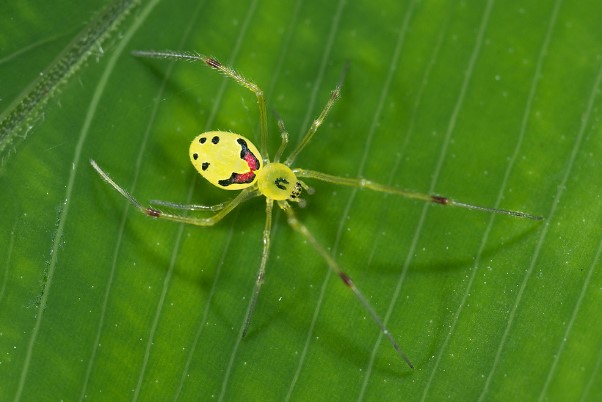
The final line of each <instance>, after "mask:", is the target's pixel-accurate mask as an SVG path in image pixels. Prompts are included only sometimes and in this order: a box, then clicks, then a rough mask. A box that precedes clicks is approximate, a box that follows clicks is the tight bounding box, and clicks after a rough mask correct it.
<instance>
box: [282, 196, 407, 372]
mask: <svg viewBox="0 0 602 402" xmlns="http://www.w3.org/2000/svg"><path fill="white" fill-rule="evenodd" d="M278 205H279V206H280V208H282V209H283V210H284V211H285V212H286V215H287V218H288V224H289V225H290V226H291V227H292V228H293V229H294V230H295V231H296V232H297V233H300V234H301V235H302V236H303V237H305V239H306V240H307V242H308V243H309V244H311V245H312V247H313V248H314V249H315V250H316V251H317V252H318V254H320V256H322V258H323V259H324V261H326V264H327V265H328V268H329V269H330V270H331V271H332V272H333V273H334V274H336V275H337V276H338V277H339V278H340V279H341V280H342V281H343V283H344V284H345V286H347V288H348V289H350V290H351V291H352V292H353V294H354V295H355V297H356V298H357V299H358V300H359V302H360V303H361V304H362V306H363V307H364V309H365V310H366V311H367V312H368V314H370V317H372V320H374V322H375V323H376V325H378V327H379V328H380V330H381V332H382V333H383V335H385V336H386V337H387V339H388V340H389V342H390V343H391V345H392V346H393V348H394V349H395V351H396V352H397V353H398V354H399V356H401V358H402V359H403V360H404V361H405V362H406V363H407V365H408V366H410V368H414V365H413V364H412V362H410V359H409V358H408V356H407V355H406V354H405V353H404V352H403V350H401V347H399V344H398V343H397V342H396V341H395V339H394V338H393V336H392V335H391V332H390V331H389V329H388V328H387V326H386V325H385V323H384V322H383V320H382V319H381V318H380V316H379V315H378V314H377V313H376V310H374V307H372V305H371V304H370V302H369V301H368V299H367V298H366V296H364V294H363V293H362V292H361V291H360V290H359V289H358V287H357V286H355V283H354V282H353V281H352V280H351V277H350V276H349V275H347V274H346V273H345V272H343V270H342V269H341V267H340V266H339V264H338V263H337V262H336V261H335V260H334V258H332V256H331V255H330V253H329V252H328V251H326V249H325V248H324V247H323V246H322V245H321V244H320V243H319V242H318V241H317V240H316V238H315V237H314V236H313V235H312V234H311V232H310V231H309V229H307V227H306V226H305V225H303V224H302V223H301V222H299V220H297V216H296V215H295V212H294V211H293V208H291V206H290V205H289V204H288V203H287V202H286V201H278Z"/></svg>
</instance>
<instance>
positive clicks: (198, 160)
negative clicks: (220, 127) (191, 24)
mask: <svg viewBox="0 0 602 402" xmlns="http://www.w3.org/2000/svg"><path fill="white" fill-rule="evenodd" d="M133 55H135V56H139V57H150V58H159V59H175V60H184V61H192V62H202V63H204V64H206V65H207V66H209V67H211V68H212V69H214V70H217V71H219V72H221V73H223V74H224V75H225V76H226V77H228V78H230V79H232V80H234V81H235V82H236V83H237V84H239V85H241V86H243V87H245V88H247V89H248V90H250V91H251V92H253V93H254V94H255V96H256V98H257V104H258V108H259V127H260V128H259V130H260V136H261V142H260V149H261V152H260V151H259V150H258V149H257V148H256V147H255V145H253V143H252V142H251V141H250V140H249V139H247V138H245V137H243V136H242V135H240V134H235V133H231V132H225V131H209V132H205V133H202V134H200V135H198V136H196V137H195V138H194V139H193V140H192V143H191V144H190V148H189V155H190V161H191V162H192V165H193V166H194V167H195V169H196V170H197V171H198V172H199V173H200V174H201V175H202V176H203V177H204V178H205V179H207V180H208V181H209V182H210V183H211V184H213V185H214V186H217V187H219V188H221V189H224V190H241V191H240V192H239V193H238V195H237V196H236V197H234V198H233V199H232V200H230V201H226V202H222V203H219V204H216V205H185V204H178V203H173V202H167V201H151V205H153V204H154V205H162V206H164V207H167V208H169V209H172V210H173V209H180V210H189V211H205V212H211V213H212V215H210V216H208V217H193V216H185V215H180V214H177V213H168V212H163V211H160V210H159V209H157V208H154V207H152V206H151V207H146V206H144V205H143V204H141V203H140V202H138V200H136V199H135V198H134V197H133V196H132V195H131V194H130V193H129V192H128V191H127V190H125V189H124V188H123V187H121V186H120V185H118V184H117V183H116V182H115V181H113V179H111V177H110V176H109V175H108V174H107V173H106V172H105V171H104V170H102V169H101V168H100V166H99V165H98V164H97V163H96V162H95V161H94V160H91V161H90V163H91V164H92V167H93V168H94V169H95V170H96V171H97V172H98V174H100V176H101V177H102V178H103V179H104V180H105V181H106V182H108V183H109V184H110V185H111V186H112V187H113V188H114V189H115V190H117V191H118V192H119V193H120V194H121V195H122V196H123V197H125V198H126V199H127V201H129V203H130V204H131V205H132V206H133V207H135V208H136V209H137V210H138V211H140V212H142V213H143V214H145V215H148V216H150V217H153V218H157V219H166V220H170V221H175V222H181V223H186V224H191V225H197V226H213V225H215V224H216V223H218V222H219V221H221V220H222V219H223V218H224V217H225V216H226V215H228V214H229V213H230V212H231V211H232V210H233V209H234V208H236V207H238V206H239V205H240V204H241V203H243V202H245V201H247V200H249V199H251V198H253V197H257V196H261V195H263V196H264V197H265V201H266V204H265V212H266V219H265V226H264V230H263V251H262V253H261V262H260V264H259V270H258V272H257V276H256V280H255V287H254V290H253V295H252V298H251V301H250V304H249V308H248V309H247V313H246V317H245V320H244V323H243V328H242V336H243V337H244V336H245V335H246V333H247V330H248V329H249V324H250V323H251V317H252V315H253V312H254V310H255V305H256V302H257V298H258V296H259V292H260V290H261V286H262V285H263V283H264V279H265V272H266V265H267V261H268V256H269V253H270V242H271V233H272V211H273V208H274V203H276V204H277V205H278V207H280V208H281V209H282V210H283V211H284V212H285V214H286V217H287V221H288V224H289V225H290V226H291V227H292V228H293V229H294V230H295V231H296V232H298V233H299V234H300V235H301V236H303V237H304V238H305V239H306V240H307V242H308V243H309V244H310V245H311V246H312V247H313V248H314V249H315V250H316V251H317V253H318V254H320V256H321V257H322V258H323V259H324V261H325V262H326V265H327V266H328V268H329V269H330V270H332V272H333V273H334V274H336V275H337V276H338V277H339V278H340V279H341V280H342V282H343V283H344V284H345V285H346V286H347V288H349V289H350V290H351V291H352V292H353V294H354V295H355V297H356V298H357V299H358V300H359V302H360V303H361V304H362V306H363V307H364V309H365V310H366V311H367V312H368V314H369V315H370V316H371V317H372V319H373V320H374V322H375V323H376V325H377V326H378V327H379V328H380V331H381V332H382V334H383V335H385V337H386V338H387V339H388V340H389V342H390V343H391V345H392V346H393V348H394V349H395V351H396V352H397V354H398V355H399V356H400V357H401V358H402V359H403V360H404V361H405V362H406V363H407V365H408V366H409V367H410V368H414V366H413V365H412V363H411V361H410V359H409V358H408V357H407V355H406V354H405V353H404V351H403V350H402V349H401V347H400V346H399V344H398V343H397V341H396V340H395V339H394V338H393V336H392V335H391V332H390V331H389V329H388V328H387V326H386V325H385V323H384V322H383V320H382V319H381V318H380V316H379V315H378V314H377V313H376V310H375V309H374V308H373V307H372V305H371V304H370V302H369V301H368V299H367V298H366V296H364V294H363V293H362V292H361V291H360V289H359V288H358V287H357V286H356V285H355V283H354V282H353V280H352V279H351V277H350V276H349V275H347V274H346V273H345V272H344V271H343V270H342V269H341V267H340V265H339V264H338V263H337V262H336V261H335V259H334V258H333V257H332V256H331V254H330V253H329V252H328V251H327V249H326V248H325V247H324V246H322V244H320V243H319V242H318V240H317V239H316V238H315V237H314V235H313V234H312V233H311V232H310V231H309V230H308V229H307V227H306V226H305V225H303V224H302V223H301V222H299V220H298V219H297V217H296V215H295V212H294V209H293V208H292V204H293V203H297V204H299V205H300V206H304V205H305V202H304V200H303V199H302V198H300V196H301V194H302V193H303V191H305V192H307V193H308V194H311V193H312V192H313V191H312V189H311V188H310V187H309V186H308V185H307V184H305V182H304V181H303V180H304V179H310V180H311V179H315V180H321V181H324V182H328V183H333V184H338V185H343V186H351V187H358V188H363V189H370V190H373V191H378V192H382V193H388V194H395V195H400V196H403V197H406V198H413V199H418V200H422V201H427V202H433V203H435V204H439V205H446V206H454V207H462V208H468V209H473V210H480V211H485V212H490V213H496V214H503V215H510V216H514V217H520V218H527V219H532V220H542V219H543V218H542V217H540V216H535V215H531V214H527V213H524V212H518V211H511V210H505V209H496V208H487V207H481V206H477V205H472V204H467V203H464V202H460V201H456V200H453V199H451V198H448V197H443V196H439V195H429V194H423V193H418V192H413V191H408V190H403V189H399V188H396V187H391V186H386V185H383V184H378V183H375V182H373V181H370V180H366V179H363V178H346V177H339V176H333V175H330V174H327V173H321V172H318V171H315V170H307V169H301V168H293V167H292V165H293V163H294V162H295V159H296V158H297V156H298V155H299V154H300V153H301V151H302V150H303V149H304V148H305V147H306V146H307V145H308V144H309V143H310V141H311V140H312V138H313V136H314V134H315V133H316V131H317V130H318V127H320V125H321V124H322V122H323V121H324V119H325V118H326V116H327V115H328V113H329V112H330V110H331V108H332V107H333V105H334V104H335V103H336V101H337V100H338V99H339V97H340V95H341V85H342V80H343V76H344V73H343V74H342V77H341V79H340V80H339V82H338V83H337V85H336V87H335V88H334V90H332V91H331V93H330V98H329V99H328V102H327V103H326V105H325V106H324V108H323V109H322V111H321V113H320V114H319V116H318V117H317V118H316V119H315V120H314V121H313V123H312V124H311V126H310V127H309V129H308V130H307V132H306V133H305V135H304V136H303V137H302V139H301V141H300V142H299V143H298V145H297V146H296V147H295V148H294V149H293V151H292V152H291V153H290V154H289V155H288V157H287V158H286V159H285V160H284V161H283V162H280V159H281V158H282V156H283V153H284V150H285V149H286V146H287V144H288V133H287V131H286V129H285V127H284V123H283V121H282V119H280V118H278V128H279V131H280V136H281V139H282V142H281V144H280V147H279V148H278V150H277V151H276V154H275V155H274V158H273V159H272V160H270V158H269V154H268V149H267V143H268V122H267V111H266V101H265V97H264V93H263V91H262V90H261V88H259V87H258V86H257V85H256V84H255V83H253V82H252V81H249V80H247V79H246V78H244V77H243V76H242V75H241V74H239V73H238V72H237V71H235V70H234V69H232V68H230V67H227V66H225V65H223V64H222V63H220V62H219V61H218V60H216V59H215V58H212V57H206V56H203V55H199V54H193V53H179V52H175V51H152V50H151V51H134V52H133Z"/></svg>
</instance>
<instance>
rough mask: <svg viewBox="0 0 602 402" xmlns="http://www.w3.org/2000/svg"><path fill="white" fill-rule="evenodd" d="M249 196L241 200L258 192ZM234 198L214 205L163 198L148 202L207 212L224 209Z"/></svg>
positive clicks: (173, 207)
mask: <svg viewBox="0 0 602 402" xmlns="http://www.w3.org/2000/svg"><path fill="white" fill-rule="evenodd" d="M246 194H247V198H245V199H244V200H241V201H240V202H241V203H242V202H244V201H246V200H248V199H250V198H253V197H256V196H257V195H259V194H257V193H255V192H252V191H250V192H247V193H246ZM230 202H232V200H229V201H224V202H220V203H218V204H214V205H200V204H180V203H178V202H171V201H163V200H150V201H149V202H148V203H149V204H151V205H159V206H162V207H167V208H172V209H183V210H186V211H207V212H216V211H219V210H222V209H224V208H225V207H226V206H227V205H228V204H229V203H230Z"/></svg>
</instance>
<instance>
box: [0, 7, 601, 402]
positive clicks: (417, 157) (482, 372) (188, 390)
mask: <svg viewBox="0 0 602 402" xmlns="http://www.w3.org/2000/svg"><path fill="white" fill-rule="evenodd" d="M24 4H25V3H24ZM103 7H104V3H103V2H100V1H98V2H86V4H85V5H84V4H81V5H70V6H69V7H66V8H60V7H57V6H55V5H51V4H50V3H49V4H48V5H46V4H45V3H44V4H42V3H40V4H27V5H19V6H12V5H3V6H0V15H2V17H1V18H2V20H3V24H2V26H3V30H4V35H3V38H4V39H1V40H0V44H1V45H2V46H1V47H0V49H1V50H0V52H1V54H0V76H1V77H2V88H1V91H2V93H1V94H0V97H1V99H2V105H3V109H2V112H1V113H2V116H6V114H7V113H9V112H10V110H11V106H10V105H14V102H17V100H18V99H20V97H22V96H23V95H24V94H26V93H27V91H28V90H29V89H30V88H32V86H34V84H35V82H36V80H37V77H38V76H39V73H40V71H44V70H45V69H47V68H48V67H49V66H50V65H51V64H52V61H53V60H56V59H57V57H59V56H60V55H61V54H64V53H62V52H64V51H65V50H66V49H68V48H69V46H70V43H72V41H73V40H74V38H76V37H77V35H79V33H80V32H83V31H84V30H85V29H87V28H89V27H90V26H92V24H93V22H94V15H98V13H99V12H100V10H102V9H103ZM600 17H602V5H601V4H599V3H598V2H594V1H593V0H585V1H580V2H577V1H561V0H554V1H551V2H546V3H542V2H536V1H534V0H527V1H522V2H513V1H510V2H501V1H497V2H494V1H493V0H489V1H483V2H456V1H448V2H444V1H434V2H420V1H413V2H412V1H404V2H399V1H392V0H391V1H385V0H383V1H379V2H371V3H369V4H368V3H366V4H360V3H359V2H346V1H335V2H325V1H321V2H318V1H313V0H311V1H295V2H259V1H251V2H248V4H242V5H241V3H240V2H210V1H200V2H198V1H181V2H178V3H177V4H176V5H175V6H174V3H168V2H158V1H149V2H144V3H143V4H141V5H140V6H139V7H137V8H136V9H135V11H134V13H133V14H132V15H131V17H129V18H126V19H124V20H123V23H122V24H121V25H119V27H118V29H117V30H112V31H110V37H108V38H107V39H105V41H104V42H103V43H104V44H103V45H102V50H103V51H102V52H96V53H94V54H93V55H94V56H96V57H92V58H88V59H87V60H88V61H87V62H86V63H83V64H82V67H80V68H79V69H78V70H77V71H76V72H74V74H71V75H70V76H69V77H67V78H66V79H65V80H64V81H63V82H61V83H60V84H61V85H60V90H59V91H56V92H55V93H54V95H53V97H49V98H48V102H46V103H45V104H44V105H42V106H41V108H40V111H41V113H40V114H39V115H38V117H37V118H35V119H33V120H31V121H28V122H27V125H29V126H30V128H29V129H27V130H26V133H27V135H26V136H25V135H24V134H25V133H24V132H22V131H18V132H17V131H15V132H13V131H10V134H12V135H14V137H12V138H17V137H24V136H25V139H24V140H21V141H15V142H12V143H11V145H10V147H11V148H7V149H10V152H9V153H4V154H3V155H2V156H3V167H2V170H1V171H0V188H1V189H2V191H1V192H0V205H1V206H2V209H1V212H0V222H2V226H3V228H2V229H3V230H0V262H1V263H0V267H2V270H1V271H0V399H2V400H22V401H29V400H82V399H84V398H88V399H92V400H115V399H117V400H130V399H133V400H207V399H216V400H261V401H265V400H285V399H290V400H312V401H318V400H324V401H326V400H399V399H404V400H420V399H423V400H442V399H444V398H445V399H451V400H479V399H480V400H513V401H514V400H559V401H561V400H562V401H566V400H600V399H601V398H602V381H601V380H600V378H602V375H601V370H602V368H601V367H602V326H600V325H599V323H600V321H601V320H602V312H601V310H600V308H599V305H600V298H601V297H602V294H601V292H600V289H602V275H601V273H600V272H601V271H600V269H599V268H600V265H601V258H600V254H601V250H602V237H601V236H600V229H599V228H600V225H601V224H602V208H601V196H600V194H601V193H602V191H601V190H602V185H601V182H600V179H599V172H600V169H601V167H602V162H601V161H602V141H600V135H601V132H602V127H601V125H600V121H601V118H602V111H601V110H600V105H601V102H602V100H601V99H600V96H599V95H600V94H599V91H600V82H601V80H602V58H601V55H602V31H601V30H600V29H599V21H600ZM135 49H143V50H148V49H157V50H162V49H172V50H181V51H193V52H200V53H203V54H207V55H211V56H214V57H216V58H217V59H219V60H220V61H222V62H223V63H224V64H228V65H231V66H233V67H234V68H236V69H237V70H238V71H240V72H241V73H242V74H243V75H245V77H247V78H249V79H252V80H253V81H254V82H256V83H257V84H259V85H260V86H261V87H262V88H263V89H264V91H265V93H266V96H267V99H268V108H269V111H270V116H269V119H270V121H269V124H270V126H269V129H270V133H271V138H270V144H269V145H270V152H271V154H272V155H273V154H274V152H275V150H276V148H277V147H278V145H279V141H280V138H279V136H278V135H277V133H278V129H277V125H276V119H275V115H274V113H273V111H277V113H278V114H279V115H281V116H282V118H283V119H284V121H285V123H286V127H287V129H288V131H289V132H290V135H291V142H292V143H293V144H294V143H295V142H296V141H298V140H299V138H300V136H301V135H302V134H303V133H304V132H305V130H306V129H307V128H308V127H309V125H310V124H311V121H312V119H313V118H314V117H315V116H317V115H318V113H319V112H320V110H321V108H322V107H323V105H324V104H325V103H326V101H327V99H328V96H329V92H330V90H331V89H333V88H334V86H335V85H336V82H337V80H338V79H339V76H340V74H341V71H342V70H343V67H344V65H345V63H347V62H348V63H349V71H348V73H347V75H346V77H345V80H344V84H343V92H342V98H341V100H340V101H339V102H338V103H337V104H336V105H335V107H334V108H333V110H332V112H331V113H330V115H329V116H328V118H327V121H326V122H325V123H324V125H323V126H322V127H320V129H319V131H318V133H317V135H316V137H315V138H314V140H313V142H312V143H311V144H310V145H309V146H308V147H307V149H305V150H304V152H303V153H302V154H301V155H300V157H299V158H298V160H297V163H296V166H297V167H303V168H308V169H315V170H319V171H323V172H326V173H330V174H336V175H340V176H344V177H365V178H368V179H371V180H374V181H377V182H380V183H383V184H388V185H392V186H395V187H401V188H410V189H413V190H416V191H420V192H430V193H436V194H441V195H445V196H449V197H451V198H453V199H456V200H460V201H464V202H468V203H473V204H477V205H483V206H491V207H498V208H506V209H512V210H520V211H524V212H529V213H533V214H537V215H542V216H544V217H545V220H544V221H543V222H537V221H530V220H525V219H519V218H512V217H508V216H500V215H496V216H492V215H490V214H487V213H481V212H475V211H469V210H465V209H461V208H451V207H444V206H439V205H426V204H424V203H421V202H418V201H412V200H406V199H402V198H400V197H396V196H393V195H385V194H382V193H378V192H371V191H368V190H354V189H351V188H344V187H336V186H333V185H330V184H328V183H320V182H315V183H314V182H312V183H308V184H311V185H312V186H313V187H315V189H316V193H315V194H314V195H311V196H309V195H306V199H307V201H308V205H307V208H304V209H299V208H296V212H297V214H298V216H299V219H300V220H301V221H302V222H304V224H306V225H307V227H308V228H309V229H310V230H311V231H312V233H313V234H314V236H315V237H316V238H317V239H318V240H319V242H320V243H321V244H322V245H323V246H324V247H326V248H328V249H329V250H330V251H331V252H332V255H333V256H334V257H335V259H336V260H337V261H338V263H339V264H340V265H341V266H342V267H343V268H344V269H345V272H347V273H348V274H349V275H350V276H351V277H352V278H353V280H354V283H355V284H356V285H357V286H358V287H359V288H360V289H361V290H362V292H363V293H364V294H365V295H366V297H367V298H368V299H369V301H370V303H371V304H372V305H373V306H374V308H375V309H376V310H377V311H378V313H379V314H380V315H381V316H382V317H383V318H384V319H385V321H386V322H387V325H388V327H389V329H390V331H391V333H392V334H393V336H394V338H395V339H396V340H397V341H398V342H399V343H400V345H401V347H402V348H403V349H404V351H405V352H406V353H407V354H408V355H409V357H410V359H411V360H412V362H413V364H414V365H415V369H414V370H411V369H409V368H408V367H407V366H405V365H404V363H403V361H402V360H401V359H400V358H399V356H398V355H397V354H396V353H395V351H394V350H393V348H392V347H391V346H390V345H389V344H388V342H387V341H386V339H382V335H381V334H380V333H379V330H378V328H377V326H376V325H375V324H374V323H373V322H372V320H371V319H370V316H369V315H368V313H367V312H366V311H365V310H364V309H363V308H362V306H361V305H360V304H359V303H358V302H357V300H355V298H354V297H353V294H352V293H351V292H349V290H348V289H347V288H346V287H345V286H343V285H342V284H341V283H340V281H339V280H338V278H336V277H334V276H332V275H330V274H329V273H328V272H329V271H328V268H327V265H326V263H325V262H324V260H323V259H322V258H321V257H320V256H319V255H317V253H316V252H315V251H314V250H313V249H312V248H311V246H310V245H309V244H307V243H306V242H305V241H304V240H303V239H302V238H300V236H299V235H297V234H296V233H294V232H293V231H292V230H291V228H290V227H289V226H288V225H287V223H286V219H284V216H283V214H282V213H281V211H277V213H276V215H275V221H274V231H273V236H272V245H273V248H272V250H271V255H270V260H269V262H268V266H267V275H266V278H265V285H264V286H263V288H262V291H261V294H260V296H259V301H258V304H257V308H256V310H255V314H254V316H253V320H252V322H251V327H250V331H249V334H248V336H247V337H246V338H245V339H244V340H241V339H240V338H239V335H238V334H239V332H240V328H241V325H242V322H243V319H244V315H245V311H246V309H247V307H248V303H249V298H250V296H251V294H252V291H253V287H254V283H255V276H256V272H257V269H258V266H259V261H260V258H261V248H262V245H261V233H262V230H263V225H264V203H263V202H262V200H260V199H254V200H251V201H248V202H246V203H245V204H243V205H242V206H240V207H239V208H237V210H236V211H235V212H234V213H232V214H231V215H230V216H228V217H227V218H226V219H224V220H223V221H222V222H220V223H219V224H218V225H216V226H214V227H210V228H199V227H190V226H185V225H179V224H175V223H171V222H164V221H160V220H153V219H151V218H148V217H145V216H143V215H142V214H140V213H138V212H137V211H135V210H133V208H131V207H128V204H127V202H126V201H125V200H124V199H123V197H121V196H120V195H119V194H118V193H117V192H115V191H114V190H113V189H111V187H110V186H108V185H107V184H106V183H105V182H103V181H102V179H101V178H100V177H99V176H98V175H97V174H96V173H95V172H94V170H93V169H92V167H91V166H90V164H89V160H90V159H94V160H96V161H97V162H98V164H99V165H100V166H102V167H103V169H105V170H107V171H108V172H109V173H110V174H111V176H112V178H113V179H114V180H115V181H116V182H118V183H119V184H120V185H122V186H124V187H125V188H126V189H127V190H128V191H130V192H131V193H132V194H133V195H134V196H135V197H136V198H137V199H139V200H141V201H143V202H146V200H151V199H162V200H168V201H174V202H194V203H203V204H212V203H218V202H221V201H224V200H226V199H231V198H232V197H233V196H234V195H233V193H230V192H225V191H222V190H219V189H217V188H215V187H213V186H211V185H210V184H208V183H207V182H205V181H204V180H203V179H202V178H201V177H200V176H199V175H198V174H197V173H196V172H195V171H194V169H193V168H192V167H191V166H190V163H189V161H188V157H187V152H188V146H189V142H190V140H191V139H192V138H193V137H194V136H195V135H197V134H198V133H200V132H202V131H207V130H217V129H219V130H230V131H233V132H237V133H241V134H243V135H245V136H247V137H248V138H250V139H252V140H253V141H254V142H255V143H256V144H257V143H258V142H259V141H258V129H259V125H258V117H257V110H256V106H255V99H254V96H253V94H252V93H250V92H249V91H248V90H246V89H244V88H241V87H239V86H237V85H236V84H235V83H234V82H230V80H228V79H227V78H225V77H223V76H220V75H219V74H216V73H215V72H214V71H212V70H211V69H209V68H207V67H205V66H203V65H201V64H198V63H197V64H195V63H184V62H171V61H169V60H154V59H141V58H135V57H132V56H131V55H130V52H131V51H132V50H135ZM89 55H91V54H88V56H89ZM289 150H290V149H289Z"/></svg>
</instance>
